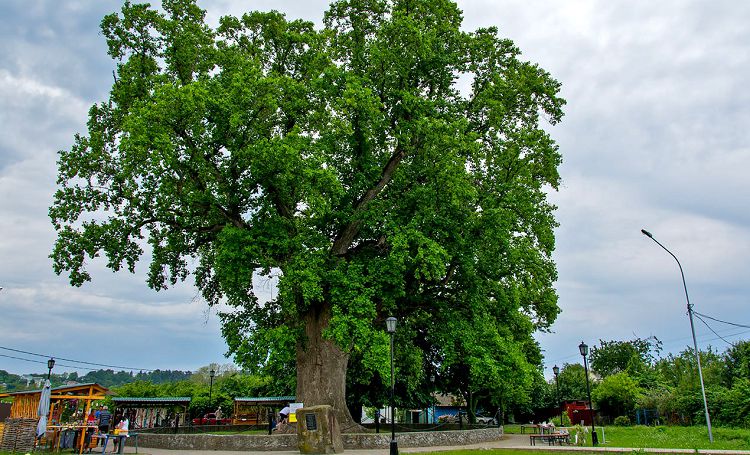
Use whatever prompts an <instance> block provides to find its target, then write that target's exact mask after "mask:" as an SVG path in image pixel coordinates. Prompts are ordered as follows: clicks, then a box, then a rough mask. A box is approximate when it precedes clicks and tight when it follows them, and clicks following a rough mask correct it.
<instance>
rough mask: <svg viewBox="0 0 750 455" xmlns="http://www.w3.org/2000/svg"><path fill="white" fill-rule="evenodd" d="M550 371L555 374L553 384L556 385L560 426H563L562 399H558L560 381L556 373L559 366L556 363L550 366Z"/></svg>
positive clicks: (558, 371) (558, 372) (558, 370)
mask: <svg viewBox="0 0 750 455" xmlns="http://www.w3.org/2000/svg"><path fill="white" fill-rule="evenodd" d="M552 372H553V373H554V374H555V385H557V406H559V407H560V426H563V408H562V400H561V399H560V381H559V380H558V379H557V375H559V374H560V367H558V366H557V365H555V366H553V367H552Z"/></svg>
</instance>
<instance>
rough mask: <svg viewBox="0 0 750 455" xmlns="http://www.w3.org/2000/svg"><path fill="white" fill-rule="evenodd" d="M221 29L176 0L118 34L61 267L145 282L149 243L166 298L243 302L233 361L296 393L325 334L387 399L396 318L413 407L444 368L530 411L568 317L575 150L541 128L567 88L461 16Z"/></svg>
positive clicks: (56, 216)
mask: <svg viewBox="0 0 750 455" xmlns="http://www.w3.org/2000/svg"><path fill="white" fill-rule="evenodd" d="M204 18H205V12H204V11H202V10H200V8H198V7H197V6H196V3H195V2H194V1H192V0H169V1H166V0H165V1H164V2H163V12H162V11H159V10H156V9H151V8H150V7H148V6H146V5H133V4H130V3H125V5H124V6H123V8H122V11H121V13H120V14H112V15H109V16H107V17H105V19H104V20H103V21H102V33H103V35H104V36H105V38H106V39H107V44H108V47H109V54H110V55H111V56H112V57H113V58H114V59H115V60H116V61H117V72H116V81H115V83H114V85H113V86H112V89H111V91H110V96H109V99H108V100H106V101H104V102H102V103H99V104H96V105H94V106H93V107H92V108H91V110H90V112H89V123H88V134H86V135H79V136H77V137H76V138H75V142H74V145H73V146H72V148H71V149H70V150H64V151H61V152H60V158H59V161H58V172H59V175H58V184H59V185H60V188H59V189H58V191H57V192H56V194H55V200H54V203H53V205H52V207H51V208H50V217H51V219H52V222H53V224H54V227H55V229H56V230H57V235H58V237H57V242H56V243H55V247H54V250H53V252H52V255H51V257H52V259H53V263H54V270H55V271H56V272H57V273H67V274H68V276H69V279H70V282H71V283H72V284H74V285H77V286H80V285H82V284H83V283H84V282H85V281H87V280H89V279H91V276H90V274H89V272H88V271H87V269H86V267H85V265H86V263H87V262H90V260H91V259H94V258H97V257H99V256H102V257H104V258H106V265H107V266H108V267H109V268H111V269H113V270H120V269H122V268H127V269H128V270H129V271H130V272H133V271H134V270H135V267H136V264H137V263H138V261H139V259H140V258H141V256H143V254H144V251H145V243H146V242H147V243H148V249H149V250H150V251H151V254H150V256H149V258H150V264H149V273H148V285H149V286H150V287H152V288H154V289H157V290H158V289H163V288H165V287H167V286H170V285H174V284H176V283H177V282H178V281H182V280H186V279H187V278H188V276H190V275H193V276H194V279H195V284H196V286H197V287H198V288H199V289H200V291H201V293H202V295H203V297H204V298H205V300H206V301H207V302H208V303H209V305H218V304H219V303H223V304H226V307H227V308H229V310H228V311H222V314H221V318H222V324H223V330H222V333H223V336H224V337H225V339H226V340H227V344H228V346H229V352H230V353H231V354H233V355H234V356H235V358H236V361H237V362H238V363H239V364H241V365H243V366H244V367H246V368H248V369H250V370H252V371H254V372H257V373H259V374H263V375H265V376H270V377H272V378H274V381H276V382H275V383H274V387H275V388H276V390H280V391H288V390H290V389H292V388H294V387H295V386H296V387H297V388H299V387H300V385H301V382H302V381H311V379H309V378H308V377H300V378H298V379H297V382H296V383H295V381H294V378H290V377H289V376H290V375H289V372H290V371H294V363H295V362H296V361H298V360H300V359H301V358H303V357H299V356H300V355H305V353H306V352H307V351H305V350H304V349H303V347H304V346H305V344H306V342H307V341H308V340H309V337H307V336H306V332H305V331H306V330H313V331H315V333H322V334H323V335H324V337H325V338H327V339H329V340H333V341H335V342H336V344H337V345H338V347H339V348H340V349H341V350H342V351H343V353H344V354H343V355H344V356H350V355H351V356H354V357H356V361H355V362H353V363H352V364H351V365H352V368H356V369H358V370H360V371H354V372H353V373H352V374H353V375H354V381H350V383H352V382H353V383H358V384H363V383H364V381H366V380H367V379H368V378H371V377H373V376H374V375H377V376H379V377H380V378H379V381H376V382H375V383H380V384H387V383H388V380H387V379H388V374H389V372H388V364H387V355H385V353H386V352H387V351H386V349H387V344H386V343H387V337H385V336H383V333H382V328H381V323H382V320H383V319H384V318H385V317H387V316H390V315H394V316H396V317H398V318H399V321H400V328H399V344H398V346H399V354H398V356H399V358H400V360H402V362H401V363H400V365H401V371H400V374H399V378H401V380H400V381H399V390H400V391H399V394H400V395H401V397H402V400H403V401H404V402H409V403H414V402H416V401H417V400H422V399H424V397H425V387H426V383H427V381H425V380H424V377H425V372H426V371H435V372H437V373H438V374H439V375H440V376H442V377H443V378H442V379H441V384H443V385H444V386H445V390H451V391H456V392H457V393H461V394H462V395H464V396H465V397H467V399H469V401H470V402H472V403H476V402H478V400H479V399H480V398H482V397H483V398H482V399H486V400H489V401H492V402H495V403H498V404H499V403H518V402H521V401H523V399H524V398H523V396H524V394H526V393H527V392H528V390H529V387H530V386H531V384H532V382H533V380H534V379H533V378H534V375H535V374H538V373H536V372H535V371H534V369H535V368H537V367H538V366H539V364H540V362H541V355H540V352H539V347H538V345H537V344H536V343H535V342H534V341H533V339H532V336H531V335H532V333H533V332H534V331H536V330H544V329H547V328H549V327H550V325H551V324H552V323H553V321H554V320H555V318H556V316H557V313H558V312H559V308H558V306H557V296H556V294H555V290H554V288H553V283H554V281H555V280H556V278H557V272H556V268H555V264H554V262H553V261H552V251H553V250H554V228H555V227H556V226H557V223H556V221H555V219H554V215H553V211H554V209H555V207H554V206H553V205H552V204H551V203H550V202H549V201H548V199H547V194H548V191H549V190H550V189H556V188H557V187H558V185H559V183H560V177H559V174H558V171H557V167H558V165H559V164H560V162H561V156H560V154H559V152H558V150H557V146H556V144H555V143H554V141H553V140H552V139H551V138H550V136H549V134H548V133H547V132H546V131H545V129H544V128H543V127H542V126H541V125H540V123H541V119H542V118H543V119H545V120H546V121H548V122H550V123H552V124H555V123H557V122H558V121H560V119H561V117H562V106H563V105H564V101H563V100H562V99H560V98H559V97H558V92H559V90H560V85H559V83H558V82H557V81H555V80H554V79H552V78H551V77H550V75H549V74H548V73H547V72H545V71H544V70H542V69H541V68H539V67H538V66H537V65H534V64H531V63H528V62H525V61H523V60H521V59H520V51H519V50H518V49H517V48H515V47H514V46H513V44H512V42H510V41H509V40H506V39H501V38H500V37H498V36H497V30H496V29H495V28H486V29H479V30H477V31H475V32H464V31H462V30H461V21H462V17H461V12H460V11H459V9H458V8H457V6H456V4H455V3H453V2H451V1H449V0H438V1H427V0H418V1H413V2H403V1H395V0H394V1H364V0H350V1H336V2H334V3H333V4H332V5H331V7H330V10H329V11H328V12H327V13H326V15H325V20H324V23H325V28H324V29H323V30H320V31H318V30H315V29H314V27H313V24H312V23H310V22H305V21H290V20H287V19H286V18H285V17H284V16H283V15H282V14H280V13H277V12H270V13H258V12H255V13H249V14H245V15H243V16H242V17H239V18H238V17H224V18H221V20H220V25H219V27H218V28H216V29H211V28H210V27H209V26H208V25H206V24H205V21H204ZM460 78H466V79H467V80H468V84H469V90H468V93H464V92H461V91H459V89H458V88H459V85H458V81H459V79H460ZM270 274H276V275H277V276H279V293H278V295H277V296H276V298H275V299H273V300H272V301H270V302H260V301H259V300H258V299H257V297H256V295H255V293H254V289H253V284H252V281H253V280H252V279H253V276H268V275H270ZM324 355H329V354H328V353H327V352H326V353H325V354H324ZM330 355H332V356H333V355H334V353H331V354H330ZM320 374H321V375H325V374H327V372H321V373H320ZM312 376H315V375H310V377H312ZM341 380H342V381H343V380H344V379H343V378H341ZM320 387H322V384H313V385H311V386H309V387H308V388H307V389H305V390H310V389H316V390H317V389H319V388H320ZM339 390H340V389H338V388H336V390H335V391H333V390H331V391H330V392H331V393H329V394H325V393H324V394H322V395H325V396H333V395H335V394H338V393H340V392H339ZM378 399H379V398H378V397H376V396H371V397H367V399H366V400H367V401H370V402H373V401H377V400H378Z"/></svg>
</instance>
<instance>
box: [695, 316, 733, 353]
mask: <svg viewBox="0 0 750 455" xmlns="http://www.w3.org/2000/svg"><path fill="white" fill-rule="evenodd" d="M694 314H695V317H696V318H698V319H699V320H700V321H701V322H702V323H704V324H705V325H706V327H708V330H710V331H712V332H713V333H714V335H716V336H717V337H719V338H721V339H722V340H723V341H724V342H725V343H726V344H728V345H730V346H734V343H730V342H729V341H727V339H726V338H724V337H723V336H721V335H719V334H718V333H716V330H714V329H713V327H711V326H710V325H708V322H706V321H705V320H704V319H703V318H702V317H701V316H700V315H699V314H698V313H694Z"/></svg>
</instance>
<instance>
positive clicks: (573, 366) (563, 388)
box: [558, 363, 596, 401]
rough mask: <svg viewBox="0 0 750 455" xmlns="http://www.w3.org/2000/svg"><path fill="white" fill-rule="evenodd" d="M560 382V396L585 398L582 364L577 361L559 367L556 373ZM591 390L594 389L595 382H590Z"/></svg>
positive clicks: (586, 397)
mask: <svg viewBox="0 0 750 455" xmlns="http://www.w3.org/2000/svg"><path fill="white" fill-rule="evenodd" d="M558 381H559V383H560V398H561V400H562V401H566V400H587V401H588V393H587V392H586V372H585V369H584V368H583V365H581V364H579V363H566V364H564V365H563V367H562V369H560V374H559V375H558ZM591 386H592V392H593V391H594V390H596V384H594V383H592V384H591Z"/></svg>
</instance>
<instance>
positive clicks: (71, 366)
mask: <svg viewBox="0 0 750 455" xmlns="http://www.w3.org/2000/svg"><path fill="white" fill-rule="evenodd" d="M0 357H7V358H9V359H16V360H23V361H24V362H32V363H41V364H42V365H46V364H47V362H43V361H41V360H31V359H24V358H21V357H16V356H12V355H6V354H0ZM56 365H58V366H61V367H68V368H77V369H79V370H89V371H96V370H94V369H93V368H84V367H77V366H73V365H66V364H64V363H56Z"/></svg>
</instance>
